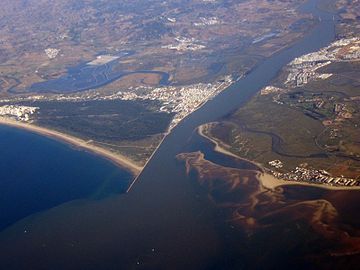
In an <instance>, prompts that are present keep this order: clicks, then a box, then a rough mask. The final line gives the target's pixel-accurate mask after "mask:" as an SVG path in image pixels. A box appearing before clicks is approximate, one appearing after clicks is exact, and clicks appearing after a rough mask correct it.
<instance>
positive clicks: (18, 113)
mask: <svg viewBox="0 0 360 270" xmlns="http://www.w3.org/2000/svg"><path fill="white" fill-rule="evenodd" d="M37 110H39V108H38V107H30V106H18V105H4V106H0V117H10V118H13V119H15V120H18V121H23V122H29V121H30V116H31V115H32V114H34V113H35V112H36V111H37Z"/></svg>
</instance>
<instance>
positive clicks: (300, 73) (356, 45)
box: [284, 37, 360, 88]
mask: <svg viewBox="0 0 360 270" xmlns="http://www.w3.org/2000/svg"><path fill="white" fill-rule="evenodd" d="M358 59H360V38H358V37H356V38H348V39H340V40H338V41H335V42H333V43H332V44H330V45H329V46H327V47H325V48H323V49H321V50H319V51H317V52H313V53H309V54H305V55H303V56H301V57H298V58H295V59H294V60H293V61H292V62H291V63H289V64H288V66H287V67H286V69H287V72H288V77H287V79H286V81H285V83H284V84H285V86H287V87H290V88H294V87H299V86H302V85H305V84H307V83H308V82H309V81H312V80H316V79H327V78H329V77H331V76H332V74H331V73H318V72H317V70H318V69H320V68H322V67H325V66H327V65H329V64H331V63H332V62H335V61H336V62H346V61H354V60H358Z"/></svg>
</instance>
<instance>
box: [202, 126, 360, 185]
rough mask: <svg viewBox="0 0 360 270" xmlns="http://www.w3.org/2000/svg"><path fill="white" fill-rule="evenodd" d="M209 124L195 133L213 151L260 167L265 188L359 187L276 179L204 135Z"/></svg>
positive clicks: (260, 177)
mask: <svg viewBox="0 0 360 270" xmlns="http://www.w3.org/2000/svg"><path fill="white" fill-rule="evenodd" d="M209 124H210V123H208V124H203V125H201V126H199V127H198V128H197V133H198V134H199V135H200V136H201V137H203V138H205V139H207V140H209V141H211V142H212V143H214V144H215V147H214V151H215V152H218V153H220V154H223V155H227V156H230V157H233V158H236V159H241V160H244V161H247V162H250V163H252V164H254V165H256V166H258V167H259V168H260V169H262V170H263V171H264V172H259V175H258V180H259V181H260V183H261V184H262V185H263V187H265V188H267V189H272V190H274V189H276V188H278V187H281V186H295V185H298V186H307V187H315V188H322V189H327V190H347V191H351V190H352V191H358V190H360V187H346V186H344V187H342V186H330V185H324V184H315V183H308V182H298V181H292V180H283V179H278V178H276V177H275V176H273V175H271V174H268V173H266V172H265V170H264V168H263V166H262V165H261V164H258V163H256V162H254V161H251V160H248V159H245V158H242V157H240V156H238V155H235V154H234V153H232V152H230V151H228V150H226V149H225V148H223V147H221V146H220V144H219V142H218V141H217V140H215V139H213V138H211V137H209V136H208V135H206V134H205V133H204V128H205V126H207V125H209Z"/></svg>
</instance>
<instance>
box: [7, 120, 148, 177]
mask: <svg viewBox="0 0 360 270" xmlns="http://www.w3.org/2000/svg"><path fill="white" fill-rule="evenodd" d="M0 124H1V125H7V126H12V127H16V128H21V129H26V130H28V131H31V132H34V133H37V134H40V135H43V136H46V137H49V138H53V139H56V140H59V141H61V142H65V143H68V144H70V145H73V146H75V147H79V148H80V149H83V150H85V151H88V152H90V153H93V154H96V155H99V156H101V157H103V158H106V159H108V160H110V161H111V162H113V163H114V164H116V165H118V166H119V167H121V168H124V169H126V170H128V171H130V172H131V173H132V174H133V175H134V176H137V175H139V174H140V172H141V170H142V169H143V167H141V166H139V165H137V164H135V163H134V162H133V161H131V160H130V159H128V158H127V157H125V156H122V155H120V154H115V153H113V152H111V151H109V150H107V149H104V148H101V147H98V146H95V145H92V144H90V143H88V142H86V141H84V140H82V139H79V138H76V137H73V136H71V135H67V134H64V133H61V132H58V131H54V130H51V129H47V128H43V127H39V126H36V125H33V124H28V123H23V122H18V121H15V120H12V119H8V118H4V117H0Z"/></svg>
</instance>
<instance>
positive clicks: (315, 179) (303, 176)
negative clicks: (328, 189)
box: [266, 160, 360, 187]
mask: <svg viewBox="0 0 360 270" xmlns="http://www.w3.org/2000/svg"><path fill="white" fill-rule="evenodd" d="M268 164H269V165H270V166H272V167H274V168H276V169H281V168H282V167H283V165H284V164H283V162H282V161H280V160H272V161H269V162H268ZM266 171H267V172H269V173H270V174H271V175H273V176H274V177H276V178H278V179H281V180H285V181H297V182H307V183H312V184H325V185H330V186H338V187H341V186H345V187H353V186H360V182H359V181H358V180H356V179H351V178H347V177H343V176H340V177H334V176H332V175H331V174H330V173H329V172H327V171H326V170H317V169H313V168H308V167H307V165H306V164H301V165H299V166H297V167H296V168H295V169H294V170H291V171H289V172H285V173H284V172H279V171H275V170H273V169H266Z"/></svg>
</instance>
